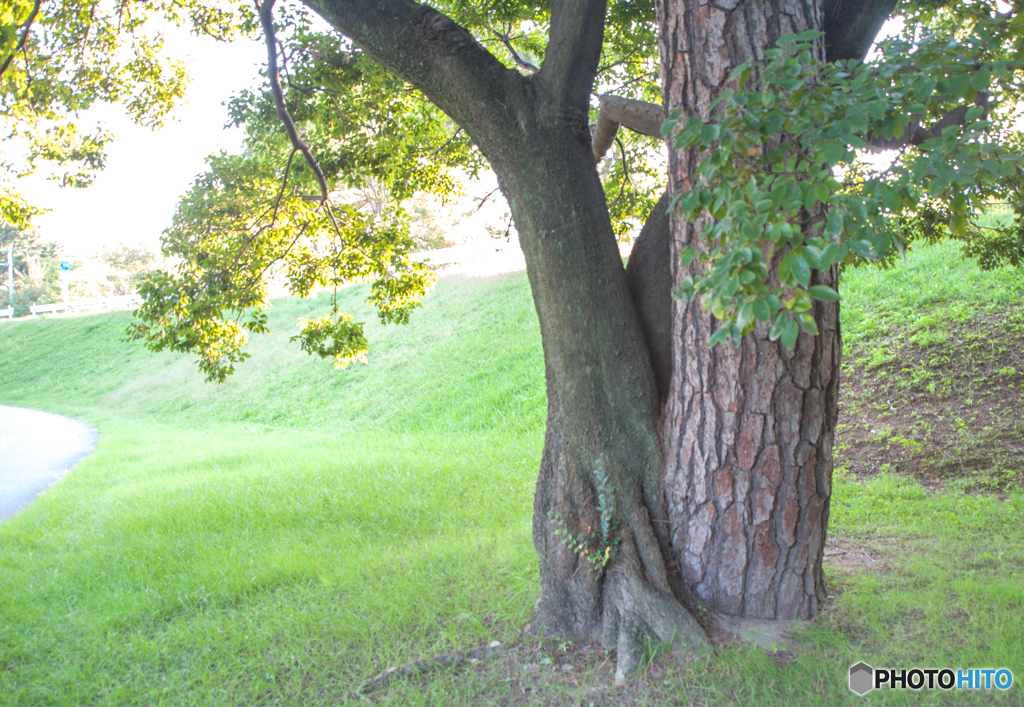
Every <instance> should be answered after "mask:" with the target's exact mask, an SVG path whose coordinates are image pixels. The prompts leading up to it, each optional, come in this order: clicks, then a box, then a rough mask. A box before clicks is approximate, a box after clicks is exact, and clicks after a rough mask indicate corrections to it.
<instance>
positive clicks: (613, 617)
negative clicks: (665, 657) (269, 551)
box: [601, 534, 714, 685]
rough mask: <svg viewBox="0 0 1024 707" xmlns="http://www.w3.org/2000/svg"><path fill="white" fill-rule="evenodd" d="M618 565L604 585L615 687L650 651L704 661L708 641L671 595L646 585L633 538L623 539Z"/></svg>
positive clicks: (605, 635)
mask: <svg viewBox="0 0 1024 707" xmlns="http://www.w3.org/2000/svg"><path fill="white" fill-rule="evenodd" d="M623 546H624V547H623V552H622V557H621V559H620V561H619V562H617V563H615V566H613V567H611V568H610V569H609V571H608V576H607V577H606V578H605V582H604V593H603V597H602V598H603V605H604V615H603V621H602V629H603V630H602V634H601V644H602V645H603V646H604V647H605V648H615V649H616V652H617V657H616V662H615V684H616V685H621V684H622V683H623V682H624V681H625V680H626V679H627V678H628V677H630V676H631V675H632V674H633V673H634V672H636V671H637V669H639V668H641V667H642V666H643V664H644V663H645V661H646V660H648V659H649V658H650V657H651V656H653V655H654V653H655V652H656V651H657V650H659V649H661V648H663V647H665V648H668V649H669V650H670V651H672V652H673V653H679V654H685V655H690V656H693V657H696V658H708V657H710V656H711V654H712V653H713V650H714V649H713V648H712V646H711V641H710V640H709V639H708V636H707V634H706V633H705V632H704V629H703V628H701V626H700V624H698V623H697V620H696V619H694V618H693V616H692V615H691V614H690V612H688V611H687V610H686V609H685V608H683V606H682V604H680V603H679V602H678V600H676V598H675V597H674V596H672V595H671V594H669V593H666V592H662V591H658V590H657V589H655V588H654V587H653V586H651V584H650V583H649V582H647V581H645V579H644V576H643V575H642V569H641V567H640V558H639V556H638V553H637V550H636V545H635V544H634V542H633V538H632V536H631V534H628V535H626V537H624V538H623Z"/></svg>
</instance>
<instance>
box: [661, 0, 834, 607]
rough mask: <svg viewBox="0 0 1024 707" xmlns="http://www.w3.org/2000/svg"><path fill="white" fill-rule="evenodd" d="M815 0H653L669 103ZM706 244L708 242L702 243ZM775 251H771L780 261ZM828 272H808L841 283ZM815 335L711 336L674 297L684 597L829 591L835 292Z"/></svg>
mask: <svg viewBox="0 0 1024 707" xmlns="http://www.w3.org/2000/svg"><path fill="white" fill-rule="evenodd" d="M820 4H821V3H820V0H806V1H801V2H797V1H796V0H740V1H739V2H737V1H736V0H733V1H732V2H728V3H720V4H707V3H704V2H702V1H701V0H659V2H658V15H659V22H660V24H661V37H662V47H661V49H662V64H663V72H664V78H665V106H666V108H667V109H668V110H672V109H675V108H682V109H683V114H684V115H698V116H701V117H702V118H704V119H707V118H709V113H708V110H707V106H708V105H710V103H711V101H712V100H713V99H714V98H715V97H716V95H717V94H718V92H719V91H720V90H721V89H723V88H725V87H726V84H727V80H728V77H729V75H730V73H731V72H732V69H733V68H734V67H735V66H737V65H738V64H740V63H741V62H743V61H745V60H747V59H748V58H750V57H760V56H761V55H762V52H763V51H764V50H765V49H767V48H769V47H771V46H772V45H774V42H775V40H776V39H777V38H778V37H779V35H780V34H782V33H785V32H793V33H799V32H801V31H803V30H806V29H812V28H820V27H821V22H822V18H821V10H820ZM701 157H702V155H700V154H698V153H697V152H696V151H694V150H683V151H671V153H670V162H669V178H670V187H671V188H672V189H675V190H680V189H686V188H688V186H689V184H690V183H691V182H692V181H695V172H696V168H697V165H698V164H699V161H700V159H701ZM701 226H702V224H701V223H699V222H698V223H694V224H691V223H688V222H687V221H685V220H684V219H674V220H673V225H672V239H673V261H674V262H675V263H676V264H677V265H676V266H674V282H675V283H676V284H677V286H678V284H680V283H681V281H682V279H683V278H684V277H686V276H687V275H690V274H693V268H695V267H697V266H698V261H694V264H693V265H691V266H689V267H687V268H683V267H680V266H678V263H679V262H680V260H679V257H678V256H679V253H680V252H681V250H682V249H683V248H685V247H688V246H690V245H693V246H696V247H698V248H701V247H702V246H701V244H700V243H699V241H698V234H699V233H700V230H701ZM703 247H704V249H706V245H705V246H703ZM778 258H779V254H775V260H776V263H777V262H778ZM836 279H837V276H836V272H835V271H832V272H830V273H825V274H823V275H822V276H821V277H820V278H819V279H818V280H817V282H819V283H822V284H829V285H831V286H833V287H835V286H836ZM814 313H815V319H816V321H817V323H818V329H819V331H820V332H821V334H820V335H819V336H817V337H812V336H809V335H807V334H801V335H800V337H799V339H798V341H797V344H796V346H795V348H794V349H793V350H792V351H787V350H786V349H784V348H783V347H782V345H781V344H780V343H777V342H776V343H773V342H770V341H769V340H768V336H767V326H766V325H760V326H758V328H757V329H756V330H755V332H754V334H753V335H751V336H749V337H746V338H745V339H744V340H743V342H742V344H741V345H740V346H739V347H737V348H730V347H728V346H725V345H719V346H717V347H716V348H714V349H711V350H709V349H708V348H707V347H706V342H707V341H708V338H709V337H710V336H711V334H712V333H713V332H714V329H715V321H714V320H713V318H712V317H711V315H710V314H709V313H706V312H704V311H702V309H701V306H700V302H699V301H696V302H689V303H687V302H683V301H679V300H677V301H675V304H674V306H673V311H672V319H673V323H672V328H673V350H672V351H673V360H672V365H673V376H672V384H671V388H670V391H669V396H668V402H667V404H666V408H665V414H664V418H663V441H664V449H665V476H664V484H665V494H666V498H667V504H668V513H669V519H670V521H671V532H672V539H671V542H672V547H673V550H674V552H675V554H676V557H677V558H678V560H679V564H680V568H681V571H682V573H683V579H684V583H685V587H686V595H687V597H686V598H687V600H688V601H690V602H692V603H693V604H696V605H701V606H705V607H707V608H708V609H710V610H711V611H714V612H719V613H723V614H726V615H730V616H737V617H749V618H767V619H794V618H806V617H810V616H813V615H814V614H815V613H816V612H817V611H818V609H819V608H820V606H821V602H822V601H823V600H824V598H825V594H826V590H825V578H824V575H823V574H822V567H821V562H822V556H823V550H824V544H825V531H826V527H827V524H828V514H829V496H830V493H831V486H832V440H833V433H834V430H835V423H836V416H837V400H836V394H837V387H838V376H839V357H840V337H839V310H838V305H835V304H825V303H820V302H818V303H816V304H815V310H814Z"/></svg>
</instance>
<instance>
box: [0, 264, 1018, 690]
mask: <svg viewBox="0 0 1024 707" xmlns="http://www.w3.org/2000/svg"><path fill="white" fill-rule="evenodd" d="M842 292H843V296H844V299H843V303H842V317H843V328H844V352H845V356H844V364H843V381H842V386H843V391H842V394H841V399H840V407H841V411H840V420H839V429H838V432H837V439H836V447H835V450H836V451H835V466H836V473H835V479H834V491H833V497H832V505H831V519H830V530H829V545H828V547H827V549H826V575H827V577H828V580H829V583H830V591H831V592H832V595H831V598H830V601H829V603H828V604H827V606H826V607H825V609H824V611H823V612H822V613H821V615H820V616H819V617H818V618H817V619H816V620H815V621H814V622H813V623H812V624H809V625H806V626H803V627H802V628H799V629H794V631H793V635H794V636H795V638H794V640H791V641H787V642H785V643H784V644H782V645H773V646H771V647H769V648H768V649H767V652H766V651H765V650H762V649H755V648H748V647H743V646H731V647H728V648H723V649H722V651H721V652H720V654H719V659H718V660H716V661H714V662H712V663H710V664H708V665H694V664H686V663H680V662H677V661H675V660H673V659H671V658H664V659H662V660H658V661H655V662H654V663H653V664H652V665H651V666H650V667H649V668H648V669H647V670H646V671H645V672H644V673H643V675H641V676H640V677H639V678H637V679H636V680H633V681H631V682H629V683H627V684H626V685H624V686H622V687H619V688H616V687H614V685H613V683H612V666H613V665H614V659H610V656H609V655H608V653H607V652H606V651H604V650H603V649H601V648H600V647H599V646H597V645H588V644H583V645H576V644H572V643H569V642H558V641H551V640H547V641H540V640H536V639H533V638H526V637H523V636H522V635H521V634H520V630H521V628H522V626H523V624H524V622H525V621H526V619H527V618H528V617H529V616H530V612H531V611H532V608H533V605H534V601H535V599H536V592H537V587H538V578H537V563H536V559H535V556H534V552H533V548H532V544H531V539H530V528H531V513H532V497H533V486H534V484H535V481H536V469H537V465H538V461H539V458H540V453H541V446H542V443H543V429H544V428H543V425H544V414H545V410H544V408H545V393H544V366H543V358H542V354H541V347H540V340H539V332H538V328H537V322H536V317H535V314H534V312H533V305H532V300H531V298H530V294H529V289H528V285H527V282H526V277H525V275H524V274H523V273H517V274H511V275H505V276H498V277H494V278H486V279H466V278H461V277H447V278H444V279H442V280H441V281H440V283H439V284H438V285H437V287H436V289H435V290H434V291H433V293H432V294H431V295H430V297H428V298H427V300H426V301H425V303H424V306H423V308H422V309H421V310H419V311H418V312H416V313H415V314H414V316H413V319H412V322H411V323H410V324H409V325H408V326H404V327H393V326H392V327H382V326H379V325H378V324H377V323H376V321H375V320H374V317H373V315H372V312H370V311H369V310H368V309H367V308H366V307H365V305H363V304H362V299H363V297H365V290H363V289H362V288H359V287H352V288H348V289H346V290H344V291H342V292H341V293H339V297H340V298H341V300H342V305H343V307H344V308H346V309H349V310H350V311H352V312H353V313H354V314H355V315H356V317H357V318H358V319H364V320H365V321H367V334H368V338H369V340H370V344H371V350H370V354H369V365H365V366H364V365H362V364H355V365H353V366H350V367H349V368H348V369H346V370H338V369H333V368H332V367H331V365H330V363H328V362H324V361H320V360H317V359H310V358H308V357H307V356H306V355H305V354H302V353H301V352H300V351H299V350H298V348H297V346H295V345H294V344H289V342H288V338H289V337H290V336H291V335H292V332H294V331H295V321H296V319H297V318H298V317H302V316H310V315H312V314H316V313H319V312H321V311H323V310H324V309H325V308H326V302H325V300H324V296H323V295H321V297H320V298H319V299H316V300H306V301H299V300H280V301H277V302H275V305H274V307H273V309H272V310H271V312H270V324H271V327H272V329H273V332H274V333H273V334H271V335H268V336H259V337H254V339H253V341H252V342H251V346H250V349H249V350H250V353H251V354H252V358H251V359H250V360H249V361H247V362H245V363H244V364H243V365H242V366H240V367H239V370H238V372H237V374H236V375H235V376H234V377H232V378H231V379H229V380H228V382H227V383H225V384H224V385H221V386H215V385H208V384H205V383H203V382H202V378H201V376H200V375H199V374H198V373H197V372H196V371H195V368H194V366H193V364H192V362H191V361H190V359H189V357H186V356H179V355H172V354H152V353H149V352H147V351H145V350H143V349H142V348H141V347H140V346H139V345H138V344H137V343H136V342H126V341H124V340H123V332H124V329H125V326H126V324H127V322H128V321H129V316H130V315H128V314H126V313H112V314H106V315H96V316H87V317H80V318H67V319H38V320H31V321H21V322H15V323H12V324H0V381H2V382H0V404H10V405H23V406H30V407H38V408H42V409H46V410H51V411H54V412H60V413H63V414H68V415H73V416H76V417H79V418H81V419H84V420H86V421H89V422H91V423H93V424H96V425H97V426H98V428H99V430H100V433H101V439H100V442H99V444H98V445H97V448H96V450H95V452H94V453H93V454H92V455H91V456H90V457H89V458H87V459H86V460H85V461H84V462H82V463H81V464H79V465H78V466H77V467H76V468H75V470H74V472H73V473H71V474H69V475H68V476H67V477H65V478H64V479H63V480H62V481H60V482H59V483H58V484H56V485H55V486H54V487H53V488H52V489H51V490H49V491H48V492H46V493H44V494H43V495H42V496H41V497H40V498H39V499H38V500H37V501H36V502H35V503H34V504H33V505H32V506H31V507H30V508H28V509H27V510H25V511H24V512H22V513H20V514H18V515H17V516H15V517H13V518H12V519H10V520H8V521H5V522H4V523H2V524H0V706H3V705H33V706H34V705H83V704H97V705H136V704H173V705H203V707H206V706H208V705H238V704H245V705H257V704H260V705H262V704H267V705H269V704H304V705H316V704H323V705H336V704H365V703H366V702H367V701H369V702H372V703H381V704H395V705H408V704H507V705H532V704H552V705H562V704H572V705H575V704H594V705H621V704H624V703H627V702H628V703H631V704H656V705H677V704H697V705H720V704H734V705H758V707H760V706H761V705H780V706H781V705H786V706H787V707H789V706H790V705H807V706H808V707H810V706H811V705H815V706H817V705H820V704H826V703H827V704H847V703H849V704H865V701H864V700H863V699H861V698H855V697H854V696H853V694H852V693H851V692H849V690H847V688H846V682H845V680H846V670H847V667H848V666H849V665H851V664H853V663H855V662H857V661H858V660H868V661H869V662H872V661H874V664H877V665H891V666H911V665H926V666H952V667H954V668H955V667H993V666H999V667H1002V666H1007V667H1009V668H1011V669H1012V670H1013V672H1014V676H1015V678H1016V680H1017V681H1022V680H1024V649H1022V648H1021V646H1022V645H1024V619H1022V618H1021V615H1020V606H1021V605H1024V590H1022V589H1021V577H1024V493H1022V491H1021V483H1020V481H1021V479H1020V475H1021V473H1022V467H1021V458H1022V456H1021V453H1020V452H1021V449H1022V447H1024V428H1022V425H1021V420H1022V419H1024V377H1022V372H1024V365H1021V364H1020V363H1019V362H1020V359H1021V358H1022V356H1024V354H1022V352H1024V319H1022V315H1021V311H1022V308H1021V303H1022V302H1024V273H1021V272H1020V271H1014V270H1010V269H1004V270H999V271H996V272H993V273H982V272H980V271H978V270H977V268H975V267H974V266H973V265H971V264H970V263H963V262H961V261H960V260H959V258H958V257H957V255H956V252H955V250H954V249H953V248H952V247H949V246H937V247H933V248H926V249H921V250H920V251H918V252H916V253H914V254H913V255H911V257H909V258H908V260H907V261H906V262H904V263H901V264H899V265H898V266H897V267H896V268H895V269H893V270H891V271H880V270H877V269H874V268H859V269H851V270H848V271H847V272H845V273H844V274H843V283H842ZM883 596H884V601H883V600H881V599H880V597H883ZM492 640H498V641H501V642H502V644H503V645H504V646H505V647H506V649H507V650H506V651H505V652H504V653H503V654H502V655H501V656H500V657H499V658H497V659H495V660H492V661H488V662H485V663H481V664H478V665H475V666H466V667H463V668H461V669H457V670H449V671H441V672H437V673H432V674H430V675H425V676H421V677H413V678H410V679H402V680H398V681H396V682H395V683H393V684H392V685H390V686H389V687H388V688H387V689H384V690H381V691H380V692H377V693H374V694H372V695H370V696H357V695H356V694H355V692H354V689H355V686H357V685H358V684H359V683H361V682H362V681H364V680H366V679H368V678H370V677H372V676H374V675H376V674H378V673H380V672H381V671H383V670H385V669H386V668H388V667H391V666H396V665H403V664H407V663H409V662H410V661H413V660H419V659H422V658H425V657H429V656H437V655H440V654H447V653H450V652H452V651H460V650H463V649H466V648H468V647H471V646H478V645H483V644H487V643H488V642H489V641H492ZM1020 695H1021V693H1020V687H1019V685H1014V687H1013V690H1012V691H1011V693H1008V694H1007V695H1005V697H1006V699H1005V700H1003V702H1005V703H1006V704H1024V700H1021V698H1020ZM884 697H885V699H886V704H890V703H892V704H916V703H917V701H918V699H919V698H920V695H918V694H917V693H913V692H907V693H893V694H892V695H891V696H890V695H888V694H886V695H884ZM935 697H936V703H938V704H947V703H949V704H954V703H955V704H988V703H990V702H991V698H992V695H991V694H989V693H984V694H983V693H982V692H976V693H969V694H968V693H958V694H956V695H943V694H937V695H935ZM857 700H860V701H859V702H858V701H857Z"/></svg>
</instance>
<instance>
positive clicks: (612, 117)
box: [593, 94, 665, 162]
mask: <svg viewBox="0 0 1024 707" xmlns="http://www.w3.org/2000/svg"><path fill="white" fill-rule="evenodd" d="M664 122H665V109H664V108H662V107H661V106H659V105H657V104H655V103H646V102H645V101H636V100H633V99H632V98H623V97H621V96H609V95H607V94H605V95H603V96H601V99H600V107H599V109H598V112H597V129H596V130H595V131H594V138H593V147H594V159H595V160H596V161H598V162H600V161H601V158H603V157H604V154H605V153H606V152H608V148H609V147H611V146H612V143H613V142H614V141H615V134H616V133H617V132H618V131H619V126H620V125H623V126H625V127H627V128H629V129H630V130H633V131H634V132H638V133H640V134H641V135H650V136H651V137H660V136H661V124H662V123H664Z"/></svg>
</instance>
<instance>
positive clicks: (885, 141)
mask: <svg viewBox="0 0 1024 707" xmlns="http://www.w3.org/2000/svg"><path fill="white" fill-rule="evenodd" d="M988 99H989V94H988V93H986V92H985V91H979V92H978V96H977V98H975V99H974V105H976V106H981V107H982V108H984V109H985V110H986V112H987V111H988ZM968 110H970V106H957V107H956V108H954V109H953V110H951V111H949V112H948V113H946V114H945V115H944V116H942V117H941V118H939V119H938V120H936V121H935V122H934V123H932V126H931V127H930V128H926V127H924V126H923V125H921V123H920V121H917V120H915V121H914V122H913V123H911V124H910V125H908V126H907V127H906V129H905V130H904V131H903V134H902V135H901V136H899V137H895V138H884V137H881V136H876V135H869V136H868V139H867V140H866V142H867V143H868V145H870V146H871V147H875V148H878V149H879V150H896V149H899V148H901V147H906V146H907V145H914V146H917V145H920V144H921V143H923V142H924V141H925V140H929V139H931V138H933V137H942V130H943V128H948V127H949V126H950V125H963V124H964V123H965V122H966V120H967V111H968Z"/></svg>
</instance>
